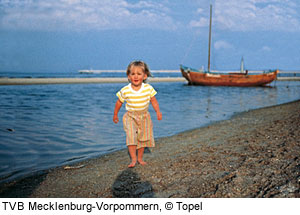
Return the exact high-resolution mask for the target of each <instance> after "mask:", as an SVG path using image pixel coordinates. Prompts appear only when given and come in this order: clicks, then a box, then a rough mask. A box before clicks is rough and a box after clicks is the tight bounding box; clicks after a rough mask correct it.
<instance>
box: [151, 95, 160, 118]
mask: <svg viewBox="0 0 300 215" xmlns="http://www.w3.org/2000/svg"><path fill="white" fill-rule="evenodd" d="M150 101H151V104H152V106H153V108H154V110H155V112H156V116H157V119H158V120H162V114H161V112H160V110H159V105H158V102H157V100H156V98H155V96H153V97H152V98H151V100H150Z"/></svg>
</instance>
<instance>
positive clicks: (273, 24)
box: [191, 0, 300, 32]
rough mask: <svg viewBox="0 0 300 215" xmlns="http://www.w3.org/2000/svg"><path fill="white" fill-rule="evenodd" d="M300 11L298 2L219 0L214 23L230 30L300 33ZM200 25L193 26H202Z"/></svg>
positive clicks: (292, 0)
mask: <svg viewBox="0 0 300 215" xmlns="http://www.w3.org/2000/svg"><path fill="white" fill-rule="evenodd" d="M202 9H203V8H202ZM202 9H201V10H202ZM299 9H300V8H299V6H298V4H297V1H296V0H226V1H224V0H215V4H214V8H213V24H214V25H215V26H216V28H218V29H223V30H230V31H244V32H247V31H257V30H258V31H269V30H271V31H299V30H300V17H299V15H298V12H297V11H299ZM206 10H207V11H208V8H207V9H206ZM200 20H201V18H200ZM196 22H197V21H191V23H193V25H191V26H192V27H201V25H199V26H197V25H196V24H195V23H196ZM199 23H200V22H199Z"/></svg>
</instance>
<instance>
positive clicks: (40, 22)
mask: <svg viewBox="0 0 300 215" xmlns="http://www.w3.org/2000/svg"><path fill="white" fill-rule="evenodd" d="M167 13H168V8H167V7H165V6H164V5H162V4H160V3H156V2H152V1H140V2H138V3H136V4H134V3H128V2H127V1H126V0H101V1H97V0H53V1H47V0H10V1H9V0H2V1H0V14H2V15H0V27H1V28H2V29H25V30H44V31H56V30H74V31H84V30H103V29H124V28H154V29H168V30H170V29H175V28H176V26H175V24H174V22H173V19H172V18H171V17H170V16H169V15H168V14H167Z"/></svg>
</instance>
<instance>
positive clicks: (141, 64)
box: [126, 60, 152, 82]
mask: <svg viewBox="0 0 300 215" xmlns="http://www.w3.org/2000/svg"><path fill="white" fill-rule="evenodd" d="M133 66H138V67H140V68H142V69H143V72H144V73H145V74H146V75H147V77H152V74H151V72H150V69H149V67H148V65H147V64H146V63H145V62H143V61H140V60H135V61H132V62H131V63H130V64H129V65H128V67H127V71H126V74H127V76H128V75H129V74H130V70H131V68H132V67H133ZM146 80H147V79H146ZM146 80H144V82H146Z"/></svg>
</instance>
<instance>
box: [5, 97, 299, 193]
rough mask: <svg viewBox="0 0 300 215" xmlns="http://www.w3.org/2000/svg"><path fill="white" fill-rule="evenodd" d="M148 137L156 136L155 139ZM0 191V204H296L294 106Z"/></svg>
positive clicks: (296, 123)
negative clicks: (55, 200) (236, 200)
mask: <svg viewBox="0 0 300 215" xmlns="http://www.w3.org/2000/svg"><path fill="white" fill-rule="evenodd" d="M154 132H155V131H154ZM156 144H157V146H156V147H155V148H153V149H151V152H150V151H148V153H146V154H145V156H144V159H145V161H147V162H148V165H147V166H141V165H137V166H136V167H135V168H131V169H128V168H127V165H128V163H129V161H130V159H129V156H128V153H127V150H122V151H118V152H114V153H111V154H108V155H105V156H102V157H99V158H95V159H90V160H87V161H84V162H81V163H77V164H74V165H73V166H72V167H75V168H68V169H65V168H64V167H57V168H55V169H51V170H47V171H44V172H42V173H41V174H39V175H34V176H31V177H28V178H25V179H22V180H18V181H13V182H10V183H7V184H2V185H0V197H226V198H227V197H267V198H268V197H284V198H287V197H297V198H299V197H300V154H299V152H300V100H299V101H296V102H291V103H288V104H284V105H278V106H274V107H268V108H262V109H258V110H253V111H249V112H245V113H242V114H238V115H236V116H234V117H232V118H231V119H230V120H225V121H221V122H218V123H215V124H213V125H209V126H207V127H203V128H198V129H194V130H191V131H186V132H182V133H180V134H177V135H174V136H171V137H165V138H160V139H158V140H156Z"/></svg>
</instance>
